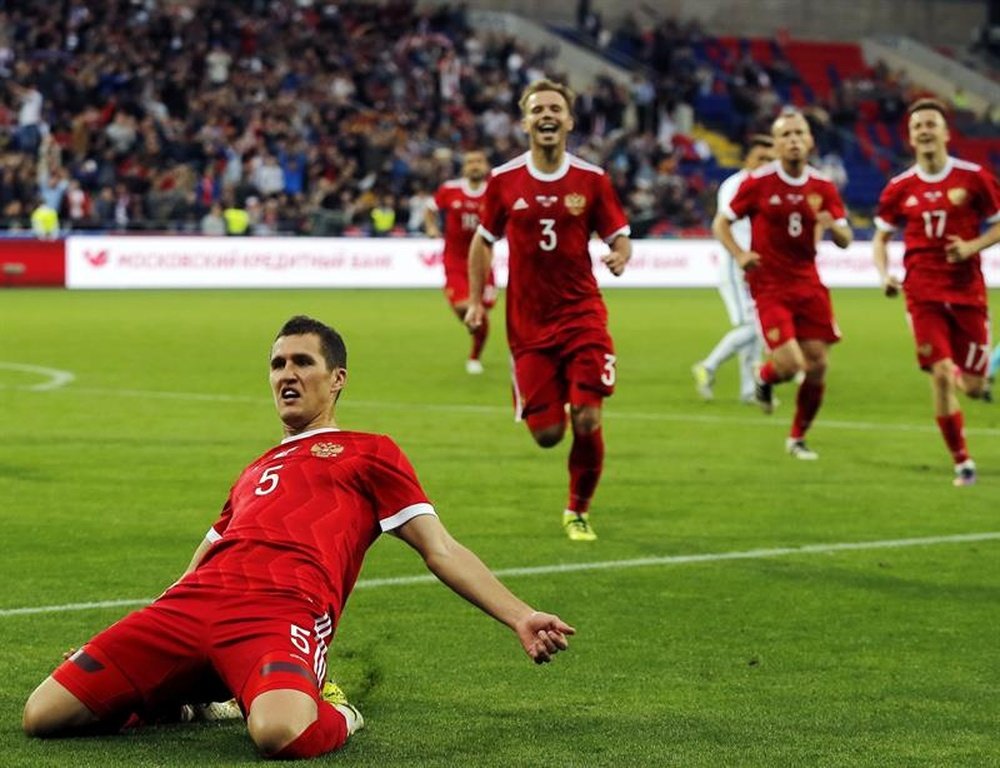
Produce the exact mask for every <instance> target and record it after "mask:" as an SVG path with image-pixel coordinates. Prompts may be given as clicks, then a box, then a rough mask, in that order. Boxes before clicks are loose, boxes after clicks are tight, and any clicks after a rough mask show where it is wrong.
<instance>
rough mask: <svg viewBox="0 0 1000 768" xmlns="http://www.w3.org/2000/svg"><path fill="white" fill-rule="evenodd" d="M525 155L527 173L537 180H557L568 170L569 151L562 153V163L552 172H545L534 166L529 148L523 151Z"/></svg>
mask: <svg viewBox="0 0 1000 768" xmlns="http://www.w3.org/2000/svg"><path fill="white" fill-rule="evenodd" d="M525 157H526V158H527V167H528V173H530V174H531V178H533V179H538V180H539V181H559V179H561V178H562V177H563V176H565V175H566V172H567V171H568V170H569V152H564V153H563V160H562V163H560V164H559V167H558V168H556V169H555V170H554V171H553V172H552V173H545V172H544V171H540V170H538V169H537V168H536V167H535V164H534V163H532V162H531V150H528V151H527V152H525Z"/></svg>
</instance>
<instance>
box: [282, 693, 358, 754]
mask: <svg viewBox="0 0 1000 768" xmlns="http://www.w3.org/2000/svg"><path fill="white" fill-rule="evenodd" d="M316 707H317V718H316V721H315V722H314V723H313V724H312V725H310V726H309V727H308V728H306V729H305V730H304V731H302V733H300V734H299V736H298V738H297V739H295V741H293V742H292V743H291V744H289V745H287V746H286V747H285V748H284V749H282V750H281V751H280V752H278V753H276V754H274V755H272V756H271V757H272V759H274V760H303V759H305V758H308V757H318V756H319V755H323V754H326V753H327V752H331V751H333V750H334V749H337V748H338V747H342V746H343V745H344V742H345V741H347V721H346V720H344V716H343V715H342V714H340V713H339V712H338V711H337V710H336V709H334V708H333V707H332V706H331V705H330V704H327V703H326V702H325V701H318V702H317V703H316Z"/></svg>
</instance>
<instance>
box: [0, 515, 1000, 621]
mask: <svg viewBox="0 0 1000 768" xmlns="http://www.w3.org/2000/svg"><path fill="white" fill-rule="evenodd" d="M997 540H1000V531H990V532H986V533H959V534H953V535H950V536H926V537H923V538H915V539H886V540H882V541H845V542H839V543H834V544H803V545H802V546H798V547H772V548H769V549H748V550H743V551H740V552H706V553H702V554H697V555H666V556H663V557H637V558H633V559H630V560H596V561H592V562H589V563H561V564H554V565H536V566H526V567H522V568H501V569H499V570H496V571H494V573H495V574H496V575H497V576H500V577H501V578H504V577H518V576H542V575H546V574H560V573H580V572H581V571H605V570H615V571H620V570H625V569H628V568H648V567H655V566H663V565H685V564H689V563H715V562H721V561H725V560H763V559H765V558H773V557H787V556H790V555H827V554H836V553H838V552H858V551H865V550H874V549H902V548H905V547H929V546H934V545H936V544H966V543H971V542H977V541H997ZM435 581H437V578H436V577H434V576H432V575H430V574H419V575H416V576H396V577H392V578H385V579H361V580H360V581H358V583H357V584H356V585H355V588H356V589H375V588H378V587H398V586H409V585H415V584H433V583H434V582H435ZM149 602H151V598H143V599H139V600H101V601H94V602H87V603H67V604H65V605H39V606H33V607H26V608H4V609H0V618H4V617H9V616H27V615H32V614H39V613H65V612H67V611H85V610H89V609H91V608H119V607H131V606H137V605H146V604H147V603H149Z"/></svg>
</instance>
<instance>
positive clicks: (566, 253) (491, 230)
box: [479, 153, 629, 355]
mask: <svg viewBox="0 0 1000 768" xmlns="http://www.w3.org/2000/svg"><path fill="white" fill-rule="evenodd" d="M592 232H596V233H597V234H598V235H599V236H600V237H601V238H602V239H603V240H605V241H606V242H609V243H610V242H612V241H613V240H614V239H615V238H617V237H618V236H619V235H628V234H629V226H628V220H627V219H626V218H625V212H624V211H623V210H622V207H621V204H620V203H619V202H618V196H617V195H616V194H615V191H614V188H613V187H612V186H611V182H610V181H609V180H608V177H607V176H606V175H605V173H604V171H603V170H602V169H600V168H598V167H597V166H594V165H591V164H590V163H587V162H584V161H583V160H581V159H579V158H578V157H575V156H574V155H571V154H569V153H567V154H566V155H565V157H564V160H563V163H562V165H561V166H560V167H559V168H558V169H557V170H556V171H554V172H553V173H543V172H542V171H540V170H538V169H537V168H535V167H534V165H533V164H532V162H531V154H530V153H525V154H523V155H521V156H520V157H517V158H515V159H514V160H512V161H510V162H509V163H507V164H505V165H501V166H500V167H498V168H495V169H494V170H493V173H492V175H491V176H490V181H489V184H488V185H487V187H486V194H485V195H484V197H483V205H482V210H481V213H480V225H479V233H480V234H481V235H482V236H483V238H485V239H486V241H487V242H489V243H494V242H496V241H497V240H499V239H500V238H502V237H504V236H505V235H506V237H507V243H508V247H509V252H510V255H509V257H508V275H509V276H508V281H507V340H508V342H509V343H510V348H511V352H512V353H513V354H514V355H517V354H519V353H520V352H522V351H525V350H531V349H543V348H545V347H547V346H551V344H552V339H553V338H555V337H556V335H557V334H558V332H559V331H561V330H565V329H566V328H568V327H577V326H587V327H589V326H598V327H600V328H605V327H606V326H607V310H606V309H605V306H604V301H603V299H602V298H601V293H600V291H599V290H598V288H597V279H596V278H595V277H594V269H593V264H592V262H591V258H590V236H591V233H592Z"/></svg>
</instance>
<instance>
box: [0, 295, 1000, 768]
mask: <svg viewBox="0 0 1000 768" xmlns="http://www.w3.org/2000/svg"><path fill="white" fill-rule="evenodd" d="M993 298H994V305H997V303H998V299H1000V296H996V295H994V297H993ZM607 301H608V305H609V309H610V313H611V317H612V332H613V334H614V337H615V340H616V345H617V351H618V353H619V383H618V392H617V394H616V395H615V396H614V397H613V398H612V399H611V400H609V401H608V403H607V407H606V419H605V433H606V442H607V447H608V448H607V462H606V469H605V475H604V479H603V481H602V484H601V486H600V489H599V491H598V496H597V498H596V500H595V504H594V512H593V519H594V523H595V528H596V530H597V531H598V533H599V535H600V539H599V541H597V542H596V543H594V544H593V545H586V544H573V543H570V542H568V541H566V540H565V539H564V538H563V536H562V533H561V530H560V527H559V520H560V513H561V511H562V508H563V505H564V502H565V495H566V470H565V462H566V452H567V446H566V445H565V444H564V445H562V446H559V447H557V448H555V449H553V450H550V451H542V450H540V449H538V448H537V447H535V446H534V444H533V443H532V442H531V440H530V438H529V436H528V435H527V433H526V430H525V429H524V427H523V426H521V425H516V424H514V423H513V422H512V419H511V413H510V408H509V402H510V395H509V386H508V381H509V378H508V371H507V352H506V347H505V345H504V343H503V333H502V319H501V318H502V316H501V314H500V313H499V312H496V313H494V315H493V317H494V329H495V332H494V335H493V338H492V339H491V340H490V343H489V346H488V349H487V354H486V356H485V359H484V362H485V364H486V373H485V375H483V376H481V377H470V376H467V375H466V374H465V372H464V370H463V360H464V355H465V353H466V345H467V343H468V342H467V337H466V336H465V334H464V332H463V331H462V329H461V328H460V326H459V324H458V323H457V322H456V321H455V319H454V317H452V316H451V314H450V312H449V310H448V309H447V307H446V305H445V303H444V300H443V299H442V297H441V296H440V294H439V293H437V292H434V291H399V292H387V291H386V292H383V291H342V292H338V291H298V292H296V291H273V292H256V291H253V292H251V291H248V292H222V291H218V292H214V291H212V292H196V291H191V292H134V293H132V292H127V293H114V292H95V293H78V292H61V291H6V292H3V294H2V295H0V435H2V437H0V530H2V536H3V548H2V551H3V556H2V558H0V584H3V587H4V589H3V592H2V594H0V640H2V646H0V647H2V650H0V654H2V659H3V661H2V664H0V668H2V670H3V674H2V675H0V764H2V765H4V766H102V767H104V768H111V767H114V766H154V765H155V766H161V765H162V766H175V765H176V766H181V765H190V766H204V765H216V766H236V765H252V764H258V763H259V760H258V758H257V757H256V755H255V753H254V751H253V749H252V746H251V744H250V742H249V739H248V738H247V737H246V734H245V730H244V727H243V725H242V724H223V725H218V724H214V725H190V726H179V725H178V726H163V727H159V728H151V729H148V730H145V731H142V732H138V733H133V734H130V735H126V736H121V737H114V738H110V737H109V738H100V739H72V740H65V741H49V742H37V741H28V740H26V739H25V738H24V737H23V736H22V735H21V732H20V713H21V707H22V705H23V701H24V699H25V697H26V696H27V695H28V693H29V692H30V690H31V689H32V688H33V686H34V685H36V684H37V683H38V682H39V681H40V680H41V679H42V678H43V677H44V676H45V675H46V674H47V673H48V672H49V671H50V670H51V668H52V667H53V666H54V665H55V664H56V663H57V662H58V660H59V658H60V654H61V653H62V651H63V650H64V649H65V648H67V647H69V646H70V645H77V644H79V643H81V642H82V641H84V640H86V639H87V638H88V637H89V636H90V635H92V634H93V633H95V632H96V631H98V630H100V629H101V628H103V627H104V626H106V625H108V624H109V623H111V622H113V621H114V620H116V619H117V618H118V617H120V616H122V615H123V614H124V613H125V612H126V611H127V610H128V609H127V608H124V607H104V608H91V609H86V610H58V611H57V610H48V611H45V612H39V613H30V614H25V613H11V611H12V609H18V608H26V607H36V606H60V605H72V604H77V603H81V602H88V601H108V600H128V599H133V600H139V599H142V598H146V597H150V596H153V595H155V594H157V593H158V592H159V591H160V590H161V589H162V588H163V587H165V586H166V585H167V584H168V583H170V582H171V581H172V580H173V579H174V578H175V577H176V576H177V574H178V573H179V572H180V571H181V570H182V569H183V568H184V566H185V565H186V563H187V561H188V559H189V557H190V555H191V552H192V551H193V550H194V548H195V546H196V545H197V544H198V542H199V541H200V540H201V538H202V536H203V535H204V532H205V530H206V528H207V527H208V525H209V524H210V523H211V522H212V520H213V519H214V516H215V514H216V511H217V510H218V508H219V505H220V504H221V503H222V501H223V499H224V497H225V494H226V491H227V489H228V487H229V484H230V483H231V482H232V480H233V479H234V478H235V477H236V475H237V474H238V472H239V471H240V470H241V469H242V468H243V466H244V465H245V464H246V463H248V462H249V461H250V460H251V459H252V458H254V457H255V456H256V455H257V454H258V453H260V452H261V451H263V450H264V449H266V448H267V447H269V446H270V445H272V444H273V443H274V442H275V441H276V440H277V438H278V437H279V430H278V428H277V421H276V418H275V416H274V411H273V408H272V406H271V404H270V400H269V394H268V389H267V382H266V376H267V368H266V360H267V352H268V348H269V344H270V341H271V338H272V337H273V334H274V333H275V331H276V330H277V328H278V327H279V326H280V324H281V322H282V321H283V320H285V319H286V318H287V317H288V316H290V315H292V314H295V313H300V312H305V313H309V314H314V315H316V316H318V317H320V318H322V319H324V320H326V321H328V322H330V323H332V324H333V325H335V326H336V327H338V329H340V330H341V332H342V333H343V334H344V336H345V338H346V339H347V343H348V349H349V353H350V377H349V383H348V389H347V392H346V393H345V395H344V397H343V398H342V401H341V404H340V406H339V408H338V421H339V423H340V424H341V425H342V426H344V427H347V428H353V429H361V430H369V431H380V432H387V433H389V434H392V435H393V436H394V437H395V438H396V440H397V441H398V442H399V443H400V444H401V445H402V446H403V448H404V449H405V450H406V451H407V453H408V454H409V456H410V458H411V459H412V460H413V463H414V465H415V466H416V468H417V471H418V473H419V475H420V477H421V479H422V482H423V483H424V486H425V487H426V489H427V491H428V493H429V494H430V495H431V498H432V499H433V500H434V503H435V505H436V507H437V508H438V510H439V512H440V514H441V516H442V518H443V519H444V520H445V522H446V524H447V525H448V526H449V527H450V528H451V530H452V531H453V533H454V534H455V535H456V536H457V537H458V538H459V539H460V540H462V541H463V542H465V543H466V544H468V545H469V546H470V547H472V548H473V549H474V550H475V551H477V552H478V553H479V554H480V555H481V556H482V557H483V559H484V560H485V561H486V562H487V563H488V564H489V565H490V566H491V567H493V568H495V569H516V568H522V567H532V566H554V565H560V564H563V565H568V566H572V565H574V564H576V565H580V564H590V563H611V564H612V567H607V568H601V569H583V570H566V571H564V572H546V573H542V574H536V575H516V574H515V575H510V576H507V577H506V579H505V580H506V582H507V583H508V584H509V585H510V586H511V587H512V588H513V589H514V590H515V591H517V592H518V593H520V594H521V595H522V596H523V597H525V598H526V599H527V600H528V601H530V602H532V603H533V604H535V605H537V606H538V607H541V608H544V609H547V610H551V611H555V612H557V613H559V614H560V615H562V616H563V617H564V618H565V619H567V620H568V621H570V622H571V623H573V624H575V625H576V626H577V628H578V631H579V634H578V635H577V637H576V638H574V639H573V641H572V647H571V650H570V651H569V652H568V653H566V654H563V655H560V656H559V657H558V658H557V659H556V660H555V662H554V663H553V664H551V665H548V666H545V667H535V666H534V665H532V664H531V663H530V662H529V660H528V659H527V657H526V656H524V654H523V653H522V651H521V650H520V648H519V646H518V645H517V643H516V641H515V639H514V637H513V635H512V634H511V633H509V632H508V631H507V630H506V629H505V628H503V627H501V626H499V625H498V624H496V623H494V622H492V621H491V620H489V619H487V618H486V617H484V616H482V615H481V614H479V613H478V612H477V611H476V610H475V609H473V608H471V607H470V606H468V605H467V604H465V603H463V602H462V601H461V600H460V599H458V598H456V597H455V596H454V595H452V594H451V593H449V592H448V590H447V589H445V588H444V587H443V586H441V585H440V584H427V583H416V584H402V585H396V586H378V585H374V586H366V587H362V588H359V589H358V590H357V591H356V592H355V593H354V595H353V596H352V598H351V600H350V602H349V607H348V610H347V612H346V615H345V618H344V620H343V622H342V624H341V626H340V629H339V631H338V634H337V636H336V638H335V640H334V644H333V650H332V652H331V658H330V668H331V670H332V672H333V674H334V675H335V676H336V677H337V678H338V679H339V680H340V681H341V682H342V683H343V686H344V688H345V689H346V690H347V692H348V694H349V695H350V696H351V697H352V699H353V700H354V701H355V702H356V703H357V704H358V706H359V707H360V708H361V709H362V711H363V712H364V714H365V716H366V719H367V721H368V727H367V729H366V730H364V731H363V732H361V733H360V734H359V735H358V736H357V737H356V738H355V739H353V740H352V741H351V742H350V743H349V744H348V745H347V747H346V748H345V749H344V750H343V751H342V752H341V753H339V754H337V755H334V756H328V757H327V758H324V760H325V762H327V763H330V764H334V763H337V764H344V765H357V766H389V765H392V766H476V767H480V766H504V767H505V768H506V767H509V766H543V765H544V766H625V765H631V766H710V767H712V768H716V767H718V766H767V767H771V766H873V767H874V766H877V767H878V768H884V767H886V766H907V767H910V766H963V767H967V766H997V765H1000V727H998V724H1000V695H998V692H1000V541H998V540H997V539H996V538H994V539H983V540H978V541H969V540H966V541H964V542H956V541H939V542H937V543H924V544H920V545H912V546H905V547H895V548H893V547H889V546H887V545H884V546H883V545H880V546H878V547H876V548H872V549H859V550H840V551H837V550H832V551H831V550H828V549H824V548H823V547H817V548H816V549H814V550H808V549H807V550H803V551H800V552H797V553H791V554H783V555H780V556H772V557H763V556H755V557H745V558H737V559H720V558H712V557H707V558H704V559H701V560H687V561H685V560H684V559H683V556H688V555H714V554H724V553H733V552H750V551H752V550H759V549H766V548H782V547H787V548H794V547H802V546H805V545H826V544H837V543H846V542H891V541H897V540H903V539H914V538H935V537H948V536H954V535H958V534H978V533H992V532H997V531H1000V517H998V509H1000V504H998V501H1000V440H998V437H1000V404H997V405H992V406H991V405H985V404H981V403H969V402H966V403H963V408H964V410H965V414H966V425H967V432H968V437H969V442H970V446H971V449H972V452H973V455H974V456H975V458H976V459H977V461H978V463H979V466H980V475H981V476H980V483H979V485H977V486H975V487H971V488H964V489H956V488H952V487H951V483H950V474H951V465H950V460H949V457H948V455H947V453H946V451H945V449H944V446H943V443H942V441H941V438H940V437H939V435H938V434H937V432H936V427H935V425H934V422H933V419H932V417H931V411H930V393H929V386H928V384H927V382H926V380H925V377H924V376H923V375H922V374H921V373H919V371H917V370H916V368H915V365H914V360H913V350H912V342H911V341H910V338H909V332H908V329H907V327H906V324H905V320H904V315H903V307H902V305H901V303H900V302H899V301H895V302H890V301H887V300H885V299H883V298H882V297H881V296H880V295H879V294H878V293H877V292H875V291H861V290H856V291H848V290H840V291H834V305H835V307H836V309H837V312H838V317H839V320H840V323H841V327H842V329H843V332H844V337H845V338H844V341H843V343H842V344H840V345H838V346H837V347H835V348H834V350H833V352H832V355H831V369H830V374H829V382H828V387H827V398H826V402H825V404H824V407H823V410H822V411H821V413H820V417H819V420H818V422H817V423H816V425H815V427H814V429H813V431H812V434H811V437H810V444H811V445H812V446H813V447H814V448H815V449H816V450H817V451H819V452H820V454H821V459H820V460H819V461H818V462H815V463H806V462H796V461H794V460H792V459H790V458H789V457H787V456H786V455H785V454H784V453H783V442H784V437H785V434H786V431H787V427H788V423H789V421H790V418H791V413H792V404H793V401H794V391H793V389H792V388H791V387H790V386H787V385H786V386H784V387H782V388H780V389H779V390H778V396H779V397H780V398H781V400H783V401H784V402H783V403H782V405H781V406H780V407H779V408H778V409H777V411H776V413H775V414H774V415H773V416H772V417H766V416H764V415H763V414H760V413H759V412H758V411H756V410H755V409H754V408H750V407H747V406H743V405H740V404H739V403H738V402H737V400H736V392H737V384H736V372H735V369H734V368H733V367H732V365H733V364H732V363H729V364H728V367H726V368H724V369H723V371H722V372H721V374H720V377H719V382H718V385H717V388H716V391H717V396H718V397H717V400H716V401H715V402H714V403H711V404H705V403H702V402H701V401H699V400H698V398H697V396H696V395H695V392H694V389H693V386H692V382H691V379H690V372H689V368H690V365H691V363H692V362H694V361H695V360H697V359H699V358H700V357H702V356H704V355H705V354H706V353H707V352H708V349H709V348H710V346H711V345H712V344H713V343H714V342H715V340H716V339H717V338H718V336H719V335H720V334H721V333H722V332H723V331H724V330H725V329H726V318H725V314H724V311H723V308H722V304H721V302H720V301H719V299H718V297H717V296H716V294H715V293H714V292H713V291H709V290H689V291H668V290H663V291H660V290H641V291H640V290H636V291H629V290H617V291H609V292H607ZM10 364H22V365H34V366H43V367H47V368H53V369H60V370H65V371H69V372H71V373H72V374H73V375H74V376H75V380H74V381H72V382H71V383H69V384H67V385H65V386H62V387H59V388H55V389H51V390H47V391H46V390H38V389H32V388H31V387H36V386H37V385H40V384H43V383H44V382H45V381H46V379H45V378H44V377H42V376H38V375H35V374H31V373H28V372H25V371H18V370H15V369H13V368H12V367H10ZM671 557H674V558H679V559H675V560H673V561H670V560H666V561H664V560H663V558H671ZM641 558H648V559H652V560H653V562H652V563H648V564H646V565H636V563H635V562H634V561H636V560H637V559H641ZM657 558H660V559H661V560H660V561H658V562H657V561H656V559H657ZM614 563H617V565H614ZM422 573H424V569H423V566H422V564H421V563H420V562H419V559H418V558H417V557H416V555H415V554H414V553H413V552H411V551H410V550H409V549H408V548H407V547H406V546H405V545H403V544H402V543H400V542H399V541H397V540H395V539H393V538H391V537H386V539H385V540H382V541H380V542H378V543H377V544H376V546H375V547H374V548H373V550H372V552H371V554H370V556H369V558H368V561H367V564H366V566H365V569H364V571H363V572H362V580H364V581H372V580H374V579H382V578H385V577H405V576H412V575H419V574H422Z"/></svg>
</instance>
